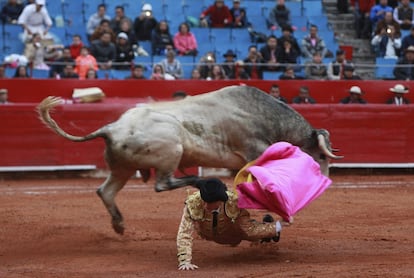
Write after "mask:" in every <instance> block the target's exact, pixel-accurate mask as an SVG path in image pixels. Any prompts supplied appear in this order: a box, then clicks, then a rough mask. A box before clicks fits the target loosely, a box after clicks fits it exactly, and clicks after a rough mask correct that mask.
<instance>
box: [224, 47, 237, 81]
mask: <svg viewBox="0 0 414 278" xmlns="http://www.w3.org/2000/svg"><path fill="white" fill-rule="evenodd" d="M223 58H224V62H223V66H222V67H223V70H224V73H225V74H226V76H227V77H228V78H230V79H232V77H231V76H233V77H234V74H235V68H236V67H235V62H236V61H235V59H236V58H237V55H236V53H234V51H233V50H231V49H228V50H227V51H226V52H225V53H224V54H223Z"/></svg>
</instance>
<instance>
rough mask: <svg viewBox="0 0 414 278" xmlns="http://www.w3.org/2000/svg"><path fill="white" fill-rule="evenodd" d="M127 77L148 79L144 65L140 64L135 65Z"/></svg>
mask: <svg viewBox="0 0 414 278" xmlns="http://www.w3.org/2000/svg"><path fill="white" fill-rule="evenodd" d="M125 79H140V80H144V79H147V78H146V77H145V76H144V66H142V65H140V64H138V65H135V67H134V69H133V70H132V73H131V75H130V76H127V77H126V78H125Z"/></svg>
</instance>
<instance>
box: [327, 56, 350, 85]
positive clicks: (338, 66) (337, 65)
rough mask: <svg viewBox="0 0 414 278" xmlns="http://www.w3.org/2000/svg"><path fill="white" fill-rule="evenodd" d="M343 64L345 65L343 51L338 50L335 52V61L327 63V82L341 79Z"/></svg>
mask: <svg viewBox="0 0 414 278" xmlns="http://www.w3.org/2000/svg"><path fill="white" fill-rule="evenodd" d="M345 64H346V60H345V51H343V50H342V49H338V50H337V51H336V58H335V60H334V61H332V62H329V64H328V79H329V80H341V79H343V73H344V65H345Z"/></svg>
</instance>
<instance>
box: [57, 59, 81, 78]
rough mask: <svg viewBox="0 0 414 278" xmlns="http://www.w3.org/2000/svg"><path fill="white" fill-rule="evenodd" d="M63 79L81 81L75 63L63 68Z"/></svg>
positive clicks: (67, 64)
mask: <svg viewBox="0 0 414 278" xmlns="http://www.w3.org/2000/svg"><path fill="white" fill-rule="evenodd" d="M60 78H62V79H68V78H69V79H79V75H78V74H77V73H76V72H75V67H74V64H73V63H66V64H65V67H64V68H63V71H62V73H61V74H60Z"/></svg>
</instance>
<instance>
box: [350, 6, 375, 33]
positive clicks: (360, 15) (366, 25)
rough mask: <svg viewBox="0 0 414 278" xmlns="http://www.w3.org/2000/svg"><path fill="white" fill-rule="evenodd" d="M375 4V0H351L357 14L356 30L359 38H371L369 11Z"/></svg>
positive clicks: (355, 14)
mask: <svg viewBox="0 0 414 278" xmlns="http://www.w3.org/2000/svg"><path fill="white" fill-rule="evenodd" d="M374 5H375V0H351V10H352V11H353V12H354V16H355V30H356V33H357V37H358V38H359V39H361V38H362V39H369V38H371V32H372V30H371V29H372V28H371V23H370V19H369V13H370V11H371V8H372V7H373V6H374Z"/></svg>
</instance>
